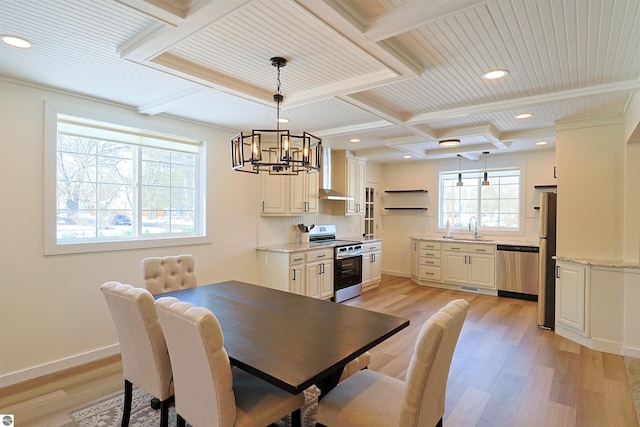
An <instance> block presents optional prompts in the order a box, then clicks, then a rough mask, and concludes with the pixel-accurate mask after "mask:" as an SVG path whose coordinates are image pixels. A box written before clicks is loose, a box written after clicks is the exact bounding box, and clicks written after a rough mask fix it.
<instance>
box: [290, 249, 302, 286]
mask: <svg viewBox="0 0 640 427" xmlns="http://www.w3.org/2000/svg"><path fill="white" fill-rule="evenodd" d="M305 270H306V269H305V264H304V254H295V255H293V254H292V255H290V256H289V292H291V293H293V294H298V295H304V294H305Z"/></svg>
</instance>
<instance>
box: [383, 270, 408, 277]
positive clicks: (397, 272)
mask: <svg viewBox="0 0 640 427" xmlns="http://www.w3.org/2000/svg"><path fill="white" fill-rule="evenodd" d="M382 274H389V275H391V276H399V277H411V274H409V273H407V272H406V271H391V270H382Z"/></svg>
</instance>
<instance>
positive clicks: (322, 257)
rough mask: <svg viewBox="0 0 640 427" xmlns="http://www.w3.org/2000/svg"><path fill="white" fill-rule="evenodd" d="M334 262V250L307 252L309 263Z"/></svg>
mask: <svg viewBox="0 0 640 427" xmlns="http://www.w3.org/2000/svg"><path fill="white" fill-rule="evenodd" d="M314 261H333V249H323V250H318V251H308V252H307V262H314Z"/></svg>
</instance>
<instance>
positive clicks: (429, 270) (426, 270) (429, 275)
mask: <svg viewBox="0 0 640 427" xmlns="http://www.w3.org/2000/svg"><path fill="white" fill-rule="evenodd" d="M420 279H421V280H440V267H427V266H424V265H421V266H420Z"/></svg>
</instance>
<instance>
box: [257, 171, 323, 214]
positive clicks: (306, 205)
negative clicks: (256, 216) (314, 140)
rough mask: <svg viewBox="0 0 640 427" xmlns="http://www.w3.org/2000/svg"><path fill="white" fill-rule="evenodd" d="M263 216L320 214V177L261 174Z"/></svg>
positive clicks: (314, 174) (315, 174)
mask: <svg viewBox="0 0 640 427" xmlns="http://www.w3.org/2000/svg"><path fill="white" fill-rule="evenodd" d="M260 198H261V206H260V214H261V215H265V216H267V215H304V214H317V213H318V199H319V176H318V174H317V173H312V174H307V173H304V172H301V173H299V174H298V175H269V174H268V173H263V174H260Z"/></svg>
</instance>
